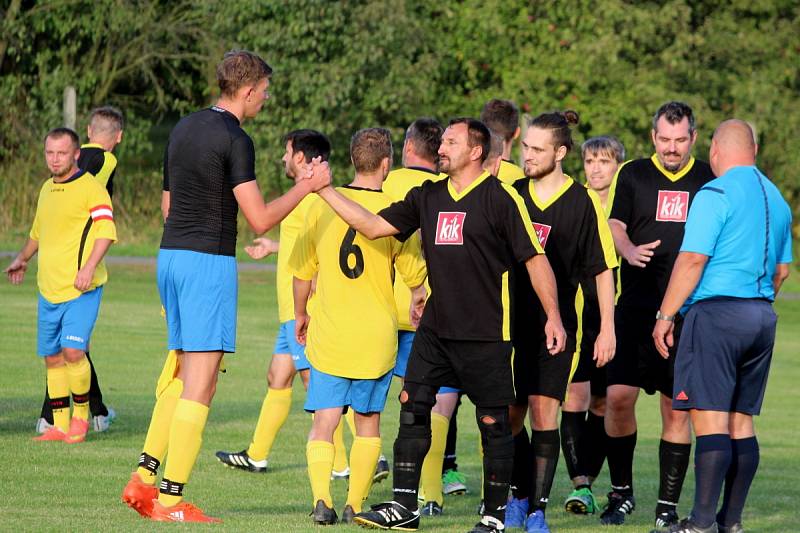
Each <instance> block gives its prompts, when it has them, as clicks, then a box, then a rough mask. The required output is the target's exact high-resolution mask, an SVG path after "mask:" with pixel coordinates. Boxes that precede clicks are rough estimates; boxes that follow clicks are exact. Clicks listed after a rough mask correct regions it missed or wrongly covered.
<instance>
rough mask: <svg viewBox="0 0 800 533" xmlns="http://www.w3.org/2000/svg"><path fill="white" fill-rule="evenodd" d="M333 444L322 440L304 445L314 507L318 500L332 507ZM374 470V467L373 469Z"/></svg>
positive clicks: (311, 441)
mask: <svg viewBox="0 0 800 533" xmlns="http://www.w3.org/2000/svg"><path fill="white" fill-rule="evenodd" d="M334 453H335V452H334V449H333V444H332V443H330V442H328V441H324V440H310V441H308V443H307V444H306V460H307V461H308V480H309V481H310V482H311V494H312V498H313V501H312V503H311V505H312V506H313V505H316V503H317V501H318V500H322V501H324V502H325V505H327V506H328V507H331V508H332V507H333V497H332V496H331V471H332V469H333V454H334ZM373 468H374V467H373Z"/></svg>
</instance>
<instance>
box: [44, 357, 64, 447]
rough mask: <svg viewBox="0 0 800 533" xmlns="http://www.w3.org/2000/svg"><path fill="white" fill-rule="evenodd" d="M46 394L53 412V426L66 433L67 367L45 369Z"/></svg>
mask: <svg viewBox="0 0 800 533" xmlns="http://www.w3.org/2000/svg"><path fill="white" fill-rule="evenodd" d="M47 393H48V395H49V396H50V407H51V409H52V411H53V425H54V426H56V427H57V428H58V429H60V430H61V431H63V432H64V433H66V432H67V431H69V374H68V373H67V367H65V366H57V367H53V368H48V369H47Z"/></svg>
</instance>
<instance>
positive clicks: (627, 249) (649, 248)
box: [608, 218, 661, 268]
mask: <svg viewBox="0 0 800 533" xmlns="http://www.w3.org/2000/svg"><path fill="white" fill-rule="evenodd" d="M608 227H609V228H611V236H612V237H614V246H615V247H616V249H617V252H619V255H621V256H622V257H623V258H624V259H625V261H627V262H628V263H629V264H630V265H631V266H635V267H639V268H644V267H646V266H647V263H649V262H650V259H652V257H653V255H654V254H655V252H653V250H655V249H656V248H658V245H659V244H661V240H655V241H653V242H648V243H645V244H640V245H639V246H636V245H635V244H633V242H631V239H630V237H628V226H627V225H626V224H625V223H624V222H622V221H620V220H617V219H616V218H610V219H608Z"/></svg>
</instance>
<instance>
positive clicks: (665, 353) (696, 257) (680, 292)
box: [653, 252, 708, 359]
mask: <svg viewBox="0 0 800 533" xmlns="http://www.w3.org/2000/svg"><path fill="white" fill-rule="evenodd" d="M706 263H708V256H707V255H703V254H698V253H695V252H680V253H679V254H678V258H677V259H676V260H675V266H673V267H672V274H671V275H670V277H669V285H667V292H666V293H664V299H663V300H662V301H661V307H660V308H659V311H661V314H662V315H665V316H675V315H676V314H678V311H680V310H681V307H682V306H683V304H684V302H685V301H686V299H687V298H689V296H691V294H692V291H694V289H695V287H697V284H698V283H699V282H700V277H701V276H702V275H703V270H704V269H705V268H706ZM674 329H675V322H673V321H667V320H656V325H655V327H654V328H653V341H654V342H655V343H656V349H657V350H658V353H660V354H661V357H663V358H664V359H667V358H668V357H669V348H670V347H672V345H673V344H674V342H675V340H674V337H673V335H672V332H673V330H674Z"/></svg>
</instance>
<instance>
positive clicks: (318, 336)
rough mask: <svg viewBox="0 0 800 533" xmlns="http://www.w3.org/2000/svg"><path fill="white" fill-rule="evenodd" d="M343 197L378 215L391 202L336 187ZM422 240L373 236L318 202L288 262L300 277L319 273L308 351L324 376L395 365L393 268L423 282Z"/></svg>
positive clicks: (379, 194) (375, 193)
mask: <svg viewBox="0 0 800 533" xmlns="http://www.w3.org/2000/svg"><path fill="white" fill-rule="evenodd" d="M337 190H338V191H339V192H340V193H341V194H342V195H344V196H345V197H347V198H349V199H351V200H353V201H355V202H357V203H359V204H361V205H362V206H363V207H365V208H366V209H368V210H369V211H371V212H373V213H376V212H378V211H380V210H381V209H383V208H385V207H387V206H389V205H390V204H391V203H392V199H391V197H390V196H389V195H388V194H386V193H385V192H383V191H380V190H372V189H363V188H357V187H353V186H344V187H338V188H337ZM419 247H420V244H419V239H418V238H416V237H415V238H412V239H409V240H407V241H406V242H405V243H401V242H400V241H398V240H397V239H395V238H394V237H382V238H379V239H375V240H372V241H370V240H369V239H367V238H366V237H364V236H363V235H361V234H359V233H357V232H356V231H355V230H354V229H352V228H350V227H349V226H348V225H347V224H346V223H345V222H344V221H343V220H342V219H341V218H339V217H338V216H337V215H336V213H335V212H334V211H333V209H331V208H330V206H328V204H327V203H325V202H324V201H322V200H317V201H316V202H315V203H314V204H313V205H312V206H311V207H310V208H309V211H308V215H307V217H306V224H305V226H304V228H303V230H302V232H301V234H300V237H299V238H298V240H297V242H296V243H295V245H294V248H293V250H292V254H291V258H290V259H289V265H290V268H291V271H292V273H293V275H294V276H295V277H297V278H298V279H302V280H311V279H312V278H313V277H314V275H316V276H317V287H316V294H315V296H314V298H315V300H316V301H315V304H314V308H313V310H312V311H310V312H309V314H310V315H311V321H310V324H309V327H308V332H307V337H306V356H307V357H308V360H309V361H310V362H311V364H312V366H313V367H314V368H315V369H317V370H319V371H321V372H325V373H326V374H331V375H334V376H341V377H346V378H351V379H377V378H379V377H381V376H383V375H384V374H386V372H388V371H389V370H391V369H392V368H393V367H394V363H395V356H396V353H397V311H396V310H395V301H394V292H393V283H394V276H395V266H396V267H397V272H398V273H399V275H400V276H401V277H402V278H403V281H404V282H405V283H406V285H408V286H409V287H416V286H419V285H420V284H422V283H423V281H425V277H426V276H427V271H426V268H425V262H424V261H423V260H422V257H421V254H420V252H419Z"/></svg>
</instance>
